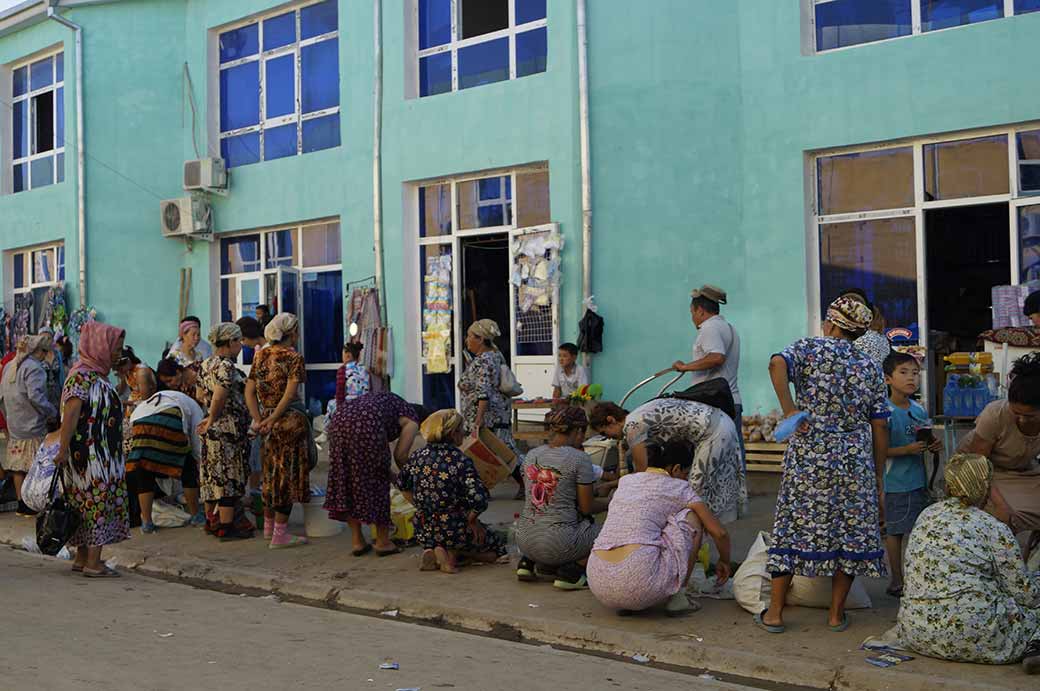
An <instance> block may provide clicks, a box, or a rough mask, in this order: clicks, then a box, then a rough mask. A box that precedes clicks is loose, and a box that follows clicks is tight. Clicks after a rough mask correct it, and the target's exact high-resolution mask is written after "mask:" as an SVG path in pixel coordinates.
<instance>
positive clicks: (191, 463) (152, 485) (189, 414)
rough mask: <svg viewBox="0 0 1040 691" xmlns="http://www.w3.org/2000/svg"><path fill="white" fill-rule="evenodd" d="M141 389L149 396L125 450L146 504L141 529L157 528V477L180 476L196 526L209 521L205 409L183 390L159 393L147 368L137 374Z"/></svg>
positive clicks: (127, 431) (131, 425)
mask: <svg viewBox="0 0 1040 691" xmlns="http://www.w3.org/2000/svg"><path fill="white" fill-rule="evenodd" d="M138 379H139V384H138V391H139V392H140V394H141V395H142V396H144V397H145V398H144V400H142V401H140V402H139V403H137V404H136V405H135V406H134V411H133V413H132V414H131V415H130V419H129V420H128V421H127V424H126V425H125V426H124V428H123V434H124V435H126V436H127V437H128V438H129V439H130V443H129V444H128V451H127V454H126V471H127V483H128V484H129V486H130V488H131V490H132V491H134V492H136V493H137V499H138V502H139V503H140V505H141V532H142V533H144V534H146V535H147V534H150V533H154V532H155V531H156V529H157V528H156V526H155V523H154V522H153V521H152V505H153V503H154V501H155V495H156V493H157V492H158V491H159V484H158V479H159V478H160V477H163V478H174V479H177V480H180V483H181V486H182V487H183V488H184V503H185V504H186V505H187V507H188V513H190V514H191V517H192V518H191V523H190V524H191V525H193V526H197V525H202V524H203V523H205V515H204V514H203V513H202V512H201V511H200V510H199V458H200V457H201V446H200V444H199V435H198V434H197V433H196V432H195V427H196V426H197V425H198V424H199V422H200V421H201V420H202V408H200V407H199V404H198V403H196V402H195V400H194V399H192V398H191V397H190V396H187V395H186V394H182V393H181V392H179V391H162V392H160V393H156V392H155V390H156V383H155V375H154V374H152V371H151V370H149V369H145V370H144V371H143V372H142V373H141V374H139V375H138Z"/></svg>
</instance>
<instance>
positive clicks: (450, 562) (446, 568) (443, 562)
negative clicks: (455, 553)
mask: <svg viewBox="0 0 1040 691" xmlns="http://www.w3.org/2000/svg"><path fill="white" fill-rule="evenodd" d="M433 553H434V555H435V557H436V559H437V566H438V567H439V568H440V570H441V571H442V572H443V573H458V572H459V567H458V564H456V563H455V560H454V559H452V558H451V554H449V553H448V550H446V549H444V548H443V547H438V548H436V549H435V550H433Z"/></svg>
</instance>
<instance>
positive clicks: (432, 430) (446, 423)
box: [420, 408, 462, 444]
mask: <svg viewBox="0 0 1040 691" xmlns="http://www.w3.org/2000/svg"><path fill="white" fill-rule="evenodd" d="M461 426H462V416H461V415H459V413H458V411H457V410H454V409H452V408H446V409H445V410H438V411H437V412H436V413H433V414H432V415H430V417H428V418H426V420H424V421H423V423H422V427H421V428H420V431H421V432H422V435H423V439H425V440H426V441H427V442H429V443H431V444H441V443H444V442H446V441H448V440H450V439H451V435H452V434H454V433H455V430H457V429H459V427H461Z"/></svg>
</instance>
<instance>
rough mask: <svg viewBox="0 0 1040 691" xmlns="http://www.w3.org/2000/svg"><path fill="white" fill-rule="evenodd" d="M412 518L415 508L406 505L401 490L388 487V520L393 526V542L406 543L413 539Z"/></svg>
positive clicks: (406, 501)
mask: <svg viewBox="0 0 1040 691" xmlns="http://www.w3.org/2000/svg"><path fill="white" fill-rule="evenodd" d="M413 516H415V507H414V506H412V505H411V504H409V503H408V500H407V499H405V498H404V495H403V494H401V490H399V489H397V488H396V487H390V520H391V522H392V523H393V524H394V532H393V536H394V539H395V540H405V541H408V540H411V539H412V538H413V537H415V526H414V525H413V524H412V517H413Z"/></svg>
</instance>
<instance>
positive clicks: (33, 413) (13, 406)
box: [0, 333, 58, 517]
mask: <svg viewBox="0 0 1040 691" xmlns="http://www.w3.org/2000/svg"><path fill="white" fill-rule="evenodd" d="M51 349H52V341H51V335H50V334H49V333H43V334H39V335H38V336H25V337H23V338H22V339H21V340H20V341H19V342H18V348H17V352H18V354H17V355H16V356H15V359H14V360H13V361H12V362H10V363H9V364H8V365H7V366H6V367H4V374H3V381H2V383H0V396H2V398H3V404H4V409H5V411H6V417H7V435H8V441H7V459H6V460H5V461H4V470H5V471H7V472H9V473H11V475H12V476H13V477H14V489H15V494H16V495H17V497H18V509H17V514H18V515H19V516H23V517H32V516H34V515H36V514H35V512H34V511H32V510H31V509H30V508H29V507H27V506H26V505H25V504H24V503H23V502H22V481H23V480H24V479H25V473H26V472H28V470H29V467H30V466H31V465H32V462H33V459H34V458H35V457H36V452H37V451H38V450H39V448H40V444H41V443H42V442H43V438H44V437H45V436H47V428H48V426H49V425H53V424H54V423H55V422H56V421H57V419H58V409H57V408H55V407H54V405H52V404H51V401H50V397H49V396H48V395H47V370H46V369H45V367H44V365H43V361H44V359H46V357H47V353H49V352H50V351H51ZM52 429H53V427H52Z"/></svg>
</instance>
